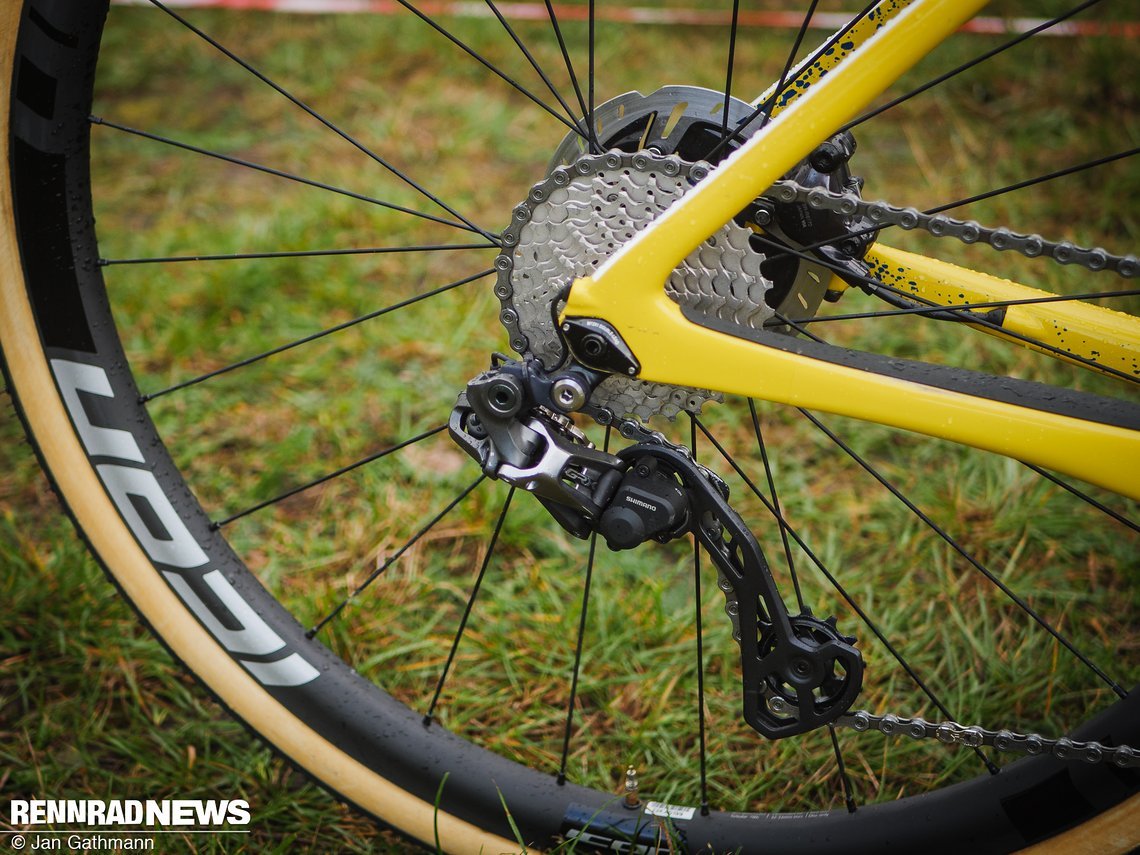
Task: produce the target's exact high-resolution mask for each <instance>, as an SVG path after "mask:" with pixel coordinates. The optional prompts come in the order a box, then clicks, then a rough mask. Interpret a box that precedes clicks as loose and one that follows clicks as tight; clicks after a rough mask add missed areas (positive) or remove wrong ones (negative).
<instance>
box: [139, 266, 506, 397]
mask: <svg viewBox="0 0 1140 855" xmlns="http://www.w3.org/2000/svg"><path fill="white" fill-rule="evenodd" d="M495 272H496V271H495V270H494V269H493V268H492V269H490V270H483V271H481V272H479V273H476V274H474V275H472V276H466V277H464V278H463V279H457V280H456V281H454V282H449V283H448V284H447V285H441V286H440V287H438V288H434V289H432V290H431V291H427V292H425V293H423V294H417V295H416V296H414V297H409V298H408V299H406V300H401V301H400V302H398V303H393V304H392V305H390V306H385V307H384V308H383V309H377V310H376V311H374V312H369V313H368V314H366V315H361V316H360V317H357V318H353V319H352V320H350V321H345V322H344V323H340V324H337V325H335V326H331V327H328V328H326V329H323V330H321V331H320V332H315V333H312V334H311V335H307V336H304V337H302V338H298V339H295V340H293V341H290V342H287V343H286V344H282V345H278V346H277V347H274V348H271V349H269V350H266V351H262V352H261V353H258V354H255V355H254V356H249V357H246V358H245V359H241V360H238V361H237V362H231V363H230V364H229V365H225V366H223V367H221V368H215V369H214V370H213V371H207V372H206V373H205V374H199V375H198V376H197V377H193V378H191V379H189V380H183V381H182V382H181V383H175V384H174V385H173V386H168V387H167V388H165V389H160V390H159V391H157V392H151V393H149V394H144V395H140V396H139V400H140V401H142V402H143V403H146V402H148V401H153V400H154V399H155V398H160V397H162V396H163V395H169V394H170V393H171V392H177V391H180V390H182V389H186V388H188V387H190V386H195V385H197V384H199V383H203V382H205V381H206V380H212V379H213V378H215V377H219V376H221V375H222V374H227V373H229V372H230V371H234V370H236V369H238V368H246V367H248V366H250V365H253V364H254V363H255V362H260V361H261V360H263V359H268V358H269V357H271V356H276V355H278V354H280V353H285V352H286V351H288V350H293V349H294V348H297V347H301V346H302V345H305V344H310V343H312V342H314V341H317V340H318V339H322V338H324V337H325V336H330V335H332V334H333V333H338V332H341V331H343V330H346V329H349V328H350V327H354V326H357V325H358V324H362V323H364V322H365V321H371V320H374V319H375V318H379V317H382V316H384V315H387V314H389V313H390V312H395V311H397V310H399V309H403V308H406V307H408V306H411V305H414V304H416V303H420V302H422V301H424V300H428V299H430V298H432V297H436V296H438V295H440V294H443V293H444V292H446V291H451V290H452V289H454V288H459V287H460V286H463V285H468V284H470V283H472V282H477V281H478V280H480V279H484V278H486V277H487V276H490V275H492V274H494V273H495Z"/></svg>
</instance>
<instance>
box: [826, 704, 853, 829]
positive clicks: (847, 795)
mask: <svg viewBox="0 0 1140 855" xmlns="http://www.w3.org/2000/svg"><path fill="white" fill-rule="evenodd" d="M827 730H828V732H829V733H830V734H831V748H832V750H833V751H834V752H835V764H836V766H838V767H839V780H840V782H841V783H842V784H843V802H844V804H846V805H847V812H848V813H855V811H856V809H857V806H856V804H855V792H854V790H853V789H852V787H851V778H850V776H848V774H847V764H846V763H844V762H843V751H842V750H841V749H840V747H839V736H838V735H837V734H836V733H835V725H834V724H829V725H828V726H827Z"/></svg>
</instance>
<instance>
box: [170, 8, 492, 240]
mask: <svg viewBox="0 0 1140 855" xmlns="http://www.w3.org/2000/svg"><path fill="white" fill-rule="evenodd" d="M150 2H151V3H152V4H153V5H154V6H156V7H158V8H159V9H161V10H162V11H163V12H165V13H166V14H167V15H169V16H170V17H171V18H173V19H174V20H176V21H177V22H178V23H179V24H181V25H182V26H184V27H185V28H186V29H188V30H189V31H190V32H192V33H194V35H196V36H198V38H200V39H202V40H203V41H204V42H206V43H207V44H208V45H210V47H212V48H214V49H215V50H217V51H219V52H220V53H222V54H223V55H225V56H226V57H227V58H228V59H230V60H231V61H233V62H235V63H237V65H239V66H241V67H242V68H243V69H245V70H246V71H248V72H249V73H250V74H252V75H253V76H254V77H256V78H257V79H258V80H260V81H261V82H262V83H264V84H265V85H266V86H268V87H269V88H270V89H272V90H273V91H274V92H276V93H278V94H279V95H281V96H282V97H284V98H285V99H286V100H288V101H289V102H290V103H291V104H293V105H294V106H296V107H298V108H299V109H301V110H303V111H304V112H305V113H308V114H309V115H310V116H312V117H313V118H314V119H316V120H317V121H318V122H320V123H321V124H322V125H324V126H325V127H326V128H328V129H329V130H330V131H332V132H333V133H334V134H336V135H337V136H338V137H340V138H341V139H342V140H344V141H345V142H347V143H348V144H349V145H351V146H352V147H353V148H355V149H356V150H357V151H359V152H360V153H361V154H364V155H365V156H366V157H368V158H370V159H371V160H373V161H375V162H376V163H378V164H379V165H380V166H382V167H384V168H385V169H386V170H388V171H389V172H390V173H392V175H394V176H396V178H398V179H400V180H401V181H403V182H404V183H405V184H407V185H408V186H409V187H411V188H412V189H413V190H415V191H416V192H417V193H419V194H420V195H422V196H424V197H425V198H427V199H430V200H431V201H432V202H434V203H435V204H437V205H439V207H441V208H443V210H445V211H447V213H449V214H451V216H453V217H455V219H457V220H459V221H460V222H462V223H464V224H465V225H467V226H469V227H470V228H471V229H472V230H474V231H476V232H479V233H480V234H482V235H484V236H485V237H486V238H488V239H491V235H490V234H488V233H486V232H484V231H483V230H482V229H480V228H478V227H477V226H476V225H475V224H474V223H472V222H471V221H470V220H468V219H467V218H466V217H464V216H463V215H462V214H460V213H459V212H458V211H456V210H455V209H454V208H452V207H451V206H450V205H448V204H447V203H445V202H444V201H443V200H441V199H439V198H438V197H437V196H435V195H434V194H433V193H432V192H431V191H429V190H428V189H427V188H426V187H424V186H423V185H421V184H419V183H418V182H417V181H415V180H414V179H413V178H411V177H410V176H409V175H407V174H406V173H404V172H402V171H401V170H400V169H398V168H397V167H396V166H394V165H393V164H392V163H391V162H390V161H389V160H387V159H386V158H384V157H382V156H381V155H380V154H378V153H377V152H375V151H373V150H372V149H371V148H369V147H368V146H366V145H365V144H364V143H362V142H361V141H360V140H358V139H357V138H356V137H354V136H352V135H351V134H349V133H348V132H347V131H345V130H343V129H342V128H340V127H339V126H338V125H336V124H334V123H333V122H332V121H330V120H329V119H327V118H325V116H323V115H321V114H320V113H318V112H317V111H316V110H314V109H313V108H312V107H310V106H309V105H308V104H306V103H305V102H303V101H302V100H301V99H299V98H298V97H296V96H295V95H293V93H291V92H289V91H288V90H287V89H285V87H283V86H281V85H280V84H279V83H277V82H276V81H274V80H271V79H270V78H269V77H267V76H266V75H265V74H263V73H262V72H261V71H259V70H258V69H257V68H255V67H254V66H253V65H252V64H251V63H250V62H248V61H246V60H244V59H242V58H241V57H240V56H238V55H237V54H235V53H234V52H233V51H231V50H230V49H229V48H227V47H226V46H225V45H223V44H222V43H221V42H219V41H218V40H217V39H215V38H213V37H212V36H210V35H208V34H207V33H205V32H203V31H202V30H200V29H198V27H196V26H194V25H193V24H191V23H190V22H189V21H187V20H186V19H185V18H184V17H182V16H181V15H179V14H178V13H177V12H175V11H173V10H172V9H170V8H168V7H167V6H165V5H164V4H163V3H162V2H161V0H150Z"/></svg>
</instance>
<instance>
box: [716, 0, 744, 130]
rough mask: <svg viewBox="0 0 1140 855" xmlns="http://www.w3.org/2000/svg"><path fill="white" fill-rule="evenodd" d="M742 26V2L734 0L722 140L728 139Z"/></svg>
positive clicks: (725, 76) (722, 120)
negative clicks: (738, 36) (739, 31)
mask: <svg viewBox="0 0 1140 855" xmlns="http://www.w3.org/2000/svg"><path fill="white" fill-rule="evenodd" d="M739 25H740V0H732V23H731V24H730V25H729V31H728V62H727V66H728V67H727V69H726V70H725V75H724V78H725V79H724V113H723V114H722V116H721V123H720V138H721V139H722V140H723V139H726V138H727V137H728V108H729V102H731V101H732V72H733V69H734V68H735V66H736V33H737V29H738V27H739Z"/></svg>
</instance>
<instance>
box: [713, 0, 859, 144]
mask: <svg viewBox="0 0 1140 855" xmlns="http://www.w3.org/2000/svg"><path fill="white" fill-rule="evenodd" d="M818 2H819V0H812V3H811V6H810V7H809V8H808V11H807V13H806V14H805V15H804V20H803V23H801V24H800V29H799V32H798V33H797V34H796V40H795V43H794V44H793V45H792V49H791V51H789V53H788V60H787V62H786V63H785V64H784V70H783V71H782V72H781V73H780V79H779V82H777V84H776V88H775V89H773V90H772V94H771V95H770V96H769V97H768V99H767V100H766V101H764V102H762V103H760V104H757V105H756V106H755V107H754V108H753V110H752V112H751V113H749V114H748V115H747V116H745V117H744V118H743V119H741V120H740V121H739V122H737V123H736V125H735V127H733V129H732V132H731V133H728V134H726V135H724V136H722V137H721V139H720V140H719V141H718V142H717V144H716V145H715V146H713V148H712V150H711V151H710V152H709V153H708V154H707V155H706V156H705V160H709V161H713V162H715V160H714V159H715V158H716V156H717V155H718V154H720V152H721V151H723V150H724V147H725V146H726V145H728V144H729V142H731V141H732V140H734V139H738V138H739V135H740V132H741V131H742V130H744V129H745V128H746V127H748V126H749V125H750V124H751V123H752V122H753V121H755V120H756V118H757V117H759V116H761V115H762V116H764V121H763V124H762V125H761V127H763V125H765V124H767V123H768V119H769V118H770V117H771V115H772V110H774V109H775V106H776V103H777V102H778V101H779V100H780V96H781V95H783V94H784V91H785V88H786V87H787V83H788V75H789V74H791V72H792V65H793V64H794V63H795V60H796V54H797V53H799V50H800V45H801V44H803V40H804V36H805V34H806V33H807V30H808V25H809V24H810V23H811V18H812V16H813V15H814V14H815V7H816V5H817V4H818ZM877 5H878V0H872V2H871V3H869V4H868V5H867V6H866V7H864V9H863V11H861V12H859V14H857V15H856V16H855V17H853V18H852V19H851V21H850V23H848V24H847V26H846V27H843V28H841V29H840V30H839V31H838V32H836V33H834V34H832V36H831V37H830V38H829V39H828V40H827V41H825V42H824V43H823V44H822V45H821V46H820V47H819V48H818V49H817V50H816V52H815V53H814V54H812V55H811V57H810V58H809V59H808V60H807V61H806V62H804V63H803V67H804V68H807V67H809V66H810V65H811V64H812V63H814V62H816V61H818V60H819V58H820V57H822V56H824V55H825V54H826V53H827V52H828V51H830V50H833V49H834V48H835V46H836V45H837V44H838V43H839V42H840V40H841V39H842V37H843V35H844V33H846V32H847V31H848V30H849V29H850V28H851V26H852V25H853V24H854V23H855V22H856V21H858V20H860V19H861V18H864V17H866V16H867V14H869V13H870V12H871V11H872V10H873V9H874V8H875V6H877Z"/></svg>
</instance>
